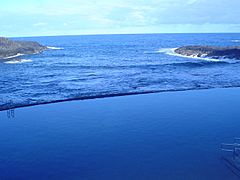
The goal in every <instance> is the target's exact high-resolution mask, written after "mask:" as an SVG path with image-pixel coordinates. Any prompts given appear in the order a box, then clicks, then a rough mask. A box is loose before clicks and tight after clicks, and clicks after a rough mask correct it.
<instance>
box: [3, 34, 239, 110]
mask: <svg viewBox="0 0 240 180" xmlns="http://www.w3.org/2000/svg"><path fill="white" fill-rule="evenodd" d="M14 39H16V40H32V41H37V42H39V43H41V44H43V45H46V46H48V47H50V48H49V50H47V51H45V52H43V53H41V54H35V55H23V56H19V57H18V59H17V60H16V59H15V60H11V59H8V61H5V62H0V72H1V77H0V110H6V109H10V108H16V107H23V106H29V105H37V104H44V103H51V102H58V101H67V100H77V99H91V98H101V97H110V96H120V95H130V94H141V93H153V92H164V91H183V90H196V89H208V88H226V87H239V86H240V76H239V74H240V63H239V62H240V61H239V62H238V61H237V60H227V59H224V60H214V59H212V60H211V59H204V58H200V59H196V58H186V57H181V56H176V55H175V54H173V53H172V52H171V49H173V48H177V47H180V46H185V45H214V46H237V45H240V34H138V35H88V36H55V37H31V38H14Z"/></svg>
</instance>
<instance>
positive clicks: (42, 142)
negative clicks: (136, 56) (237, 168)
mask: <svg viewBox="0 0 240 180" xmlns="http://www.w3.org/2000/svg"><path fill="white" fill-rule="evenodd" d="M239 92H240V89H239V88H234V89H212V90H201V91H200V90H199V91H185V92H173V93H160V94H147V95H137V96H126V97H114V98H105V99H97V100H88V101H73V102H64V103H58V104H49V105H40V106H34V107H27V108H19V109H16V110H15V111H13V110H11V111H7V112H6V111H1V112H0V179H1V180H25V179H26V180H28V179H30V180H31V179H34V180H48V179H50V180H108V179H109V180H155V179H156V180H237V179H239V178H238V177H237V176H236V175H234V173H232V172H231V170H232V169H229V168H227V166H226V165H227V164H226V163H225V162H224V161H223V160H222V157H223V156H225V153H223V152H221V151H220V144H221V143H223V142H225V143H232V142H233V139H234V138H235V137H239V135H240V121H239V117H240V111H239V106H240V96H239Z"/></svg>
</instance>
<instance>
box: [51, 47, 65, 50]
mask: <svg viewBox="0 0 240 180" xmlns="http://www.w3.org/2000/svg"><path fill="white" fill-rule="evenodd" d="M47 48H48V49H53V50H61V49H63V48H60V47H51V46H47Z"/></svg>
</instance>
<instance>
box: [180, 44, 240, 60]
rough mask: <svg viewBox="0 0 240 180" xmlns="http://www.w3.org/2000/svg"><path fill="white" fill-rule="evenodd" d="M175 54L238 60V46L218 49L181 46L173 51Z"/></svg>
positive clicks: (239, 50) (239, 56)
mask: <svg viewBox="0 0 240 180" xmlns="http://www.w3.org/2000/svg"><path fill="white" fill-rule="evenodd" d="M175 53H177V54H180V55H183V56H191V57H207V58H214V59H222V58H223V59H224V58H226V59H239V60H240V46H234V47H218V46H183V47H180V48H177V49H175Z"/></svg>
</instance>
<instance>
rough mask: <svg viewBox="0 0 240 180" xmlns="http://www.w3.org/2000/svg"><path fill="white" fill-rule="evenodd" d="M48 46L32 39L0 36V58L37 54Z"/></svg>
mask: <svg viewBox="0 0 240 180" xmlns="http://www.w3.org/2000/svg"><path fill="white" fill-rule="evenodd" d="M47 49H48V48H47V47H46V46H43V45H41V44H39V43H37V42H33V41H14V40H11V39H8V38H4V37H0V59H1V60H4V59H11V58H14V57H16V56H20V55H29V54H38V53H41V52H43V51H45V50H47Z"/></svg>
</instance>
